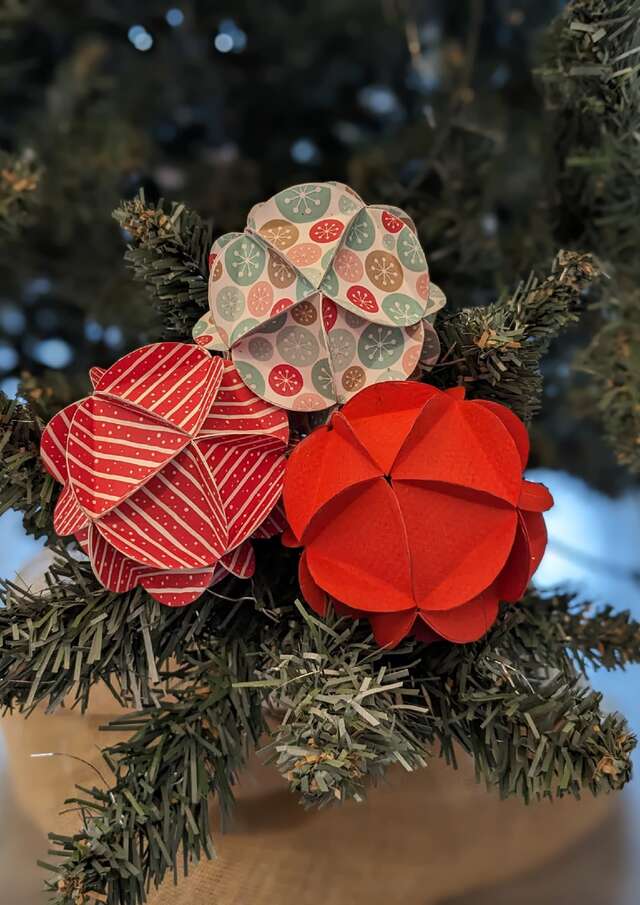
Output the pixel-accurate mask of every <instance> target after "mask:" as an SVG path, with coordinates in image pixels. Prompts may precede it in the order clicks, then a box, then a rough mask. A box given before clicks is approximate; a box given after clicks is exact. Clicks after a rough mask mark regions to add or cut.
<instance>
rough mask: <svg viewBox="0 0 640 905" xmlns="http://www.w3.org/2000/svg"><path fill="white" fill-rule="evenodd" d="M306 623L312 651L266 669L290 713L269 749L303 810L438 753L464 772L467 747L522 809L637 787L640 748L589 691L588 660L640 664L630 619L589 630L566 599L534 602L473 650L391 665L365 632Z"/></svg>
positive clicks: (282, 652) (404, 653)
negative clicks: (635, 759) (460, 755)
mask: <svg viewBox="0 0 640 905" xmlns="http://www.w3.org/2000/svg"><path fill="white" fill-rule="evenodd" d="M306 622H307V624H308V628H307V630H306V631H305V632H304V634H303V637H302V639H301V640H302V643H300V640H296V641H291V640H289V642H287V639H284V640H282V639H281V640H280V641H279V645H278V647H277V648H272V650H271V653H270V656H269V657H268V659H267V668H266V672H267V675H269V676H270V677H271V680H272V681H271V684H272V686H273V690H272V693H271V698H270V700H271V703H272V704H273V705H275V707H276V708H277V709H278V710H281V711H284V718H283V719H282V722H281V724H280V726H279V727H278V728H277V729H276V730H275V732H274V736H273V739H272V741H271V742H270V744H269V746H268V749H267V750H268V751H269V752H270V754H271V758H272V759H273V760H275V762H276V764H277V766H278V768H279V769H280V770H281V772H282V773H283V774H284V775H285V776H286V777H287V779H288V780H289V781H290V783H291V785H292V788H293V789H295V790H296V791H297V792H299V793H300V795H301V797H302V799H303V801H304V802H305V803H306V804H318V803H319V804H326V803H328V802H330V801H331V800H332V799H334V798H337V799H340V800H342V799H345V798H356V799H359V798H361V797H363V796H364V794H365V792H366V787H367V785H368V784H369V782H370V781H371V780H372V779H373V780H375V779H376V778H378V777H379V776H380V775H382V773H383V772H384V770H385V768H386V767H387V766H388V765H389V764H391V763H400V764H402V766H403V767H405V769H407V770H412V769H415V768H416V767H418V766H423V765H424V763H425V760H426V759H427V758H428V756H429V754H430V752H431V749H432V748H433V747H434V746H435V744H436V743H438V744H439V746H440V750H441V753H442V754H443V756H444V757H446V759H447V760H448V761H449V762H450V763H452V764H454V765H455V762H456V749H458V748H461V749H462V750H464V751H466V752H468V753H469V754H471V755H472V756H473V758H474V761H475V765H476V773H477V775H478V778H479V779H482V780H484V781H485V782H486V784H487V786H488V787H490V788H497V789H498V790H499V791H500V793H501V794H502V795H503V796H505V797H507V796H511V795H518V796H521V797H522V798H523V799H524V800H525V801H529V800H532V799H536V798H545V797H546V798H556V797H561V796H563V795H566V794H572V795H576V796H579V795H580V793H581V792H583V791H587V790H588V791H591V792H592V793H593V794H594V795H596V794H599V793H600V792H603V791H609V790H612V789H618V788H621V787H622V786H623V785H624V784H625V783H626V782H627V781H628V779H629V776H630V771H631V763H630V754H631V751H632V749H633V747H634V745H635V739H634V738H633V736H632V735H631V733H630V731H629V729H628V727H627V725H626V723H625V721H624V720H623V719H622V718H621V717H619V716H617V715H604V714H603V713H602V711H601V709H600V705H601V695H599V694H597V693H596V692H592V691H590V690H589V689H587V688H585V687H583V686H581V684H580V675H581V672H582V667H583V666H584V664H585V663H586V662H587V661H597V662H598V663H599V664H600V665H603V666H607V667H613V666H617V665H620V664H621V663H622V662H623V661H624V662H632V661H633V662H640V625H639V624H638V623H637V622H633V621H632V620H630V619H629V616H628V614H622V615H620V616H616V615H615V614H613V612H612V611H611V610H603V611H601V612H599V613H597V614H595V615H594V616H593V617H592V618H591V619H587V618H586V614H585V610H584V608H580V607H577V608H576V607H575V606H574V605H573V603H572V600H571V598H570V597H569V596H564V597H556V598H551V599H548V600H545V599H542V598H540V597H538V596H537V595H535V594H530V595H529V596H528V598H527V599H526V601H525V602H523V603H522V604H521V605H519V606H518V607H515V608H507V609H505V610H504V611H503V613H502V616H501V619H500V621H499V622H498V624H497V625H496V626H495V627H494V628H493V629H492V631H491V632H489V634H488V635H487V636H486V637H485V638H483V639H482V640H480V641H478V642H476V643H475V644H472V645H464V646H460V645H448V644H444V643H438V644H434V645H433V646H430V647H428V648H427V649H426V650H425V649H424V648H423V647H422V646H421V645H419V644H415V643H414V644H407V645H405V646H404V647H403V648H401V649H398V650H396V651H393V652H392V654H385V653H384V652H382V651H380V650H379V649H378V648H377V647H376V646H375V643H373V642H372V640H371V638H370V637H368V636H367V634H366V631H365V629H364V628H363V627H362V626H360V625H357V624H354V623H346V624H345V621H344V620H342V621H337V622H336V621H333V620H329V624H328V625H322V624H320V623H318V622H317V620H315V619H312V618H311V617H309V616H307V617H306ZM600 638H602V642H601V643H602V647H600V646H599V645H600V641H599V639H600ZM576 667H578V668H576Z"/></svg>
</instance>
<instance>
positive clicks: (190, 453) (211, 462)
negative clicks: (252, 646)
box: [42, 343, 288, 606]
mask: <svg viewBox="0 0 640 905" xmlns="http://www.w3.org/2000/svg"><path fill="white" fill-rule="evenodd" d="M91 379H92V382H93V383H94V384H95V386H96V388H97V389H96V391H95V393H94V395H93V396H90V397H87V398H86V399H84V400H82V401H81V402H79V403H75V404H74V405H73V406H69V407H68V408H67V409H65V410H64V411H62V412H60V413H59V414H58V415H56V416H55V417H54V418H53V419H52V421H51V422H50V424H49V425H48V426H47V428H46V429H45V431H44V432H43V438H42V458H43V463H44V465H45V467H46V468H47V469H48V470H49V471H50V473H51V474H52V475H53V476H54V477H55V478H57V479H58V480H59V481H60V482H61V483H63V484H64V488H63V491H62V493H61V495H60V498H59V501H58V504H57V507H56V512H55V515H54V527H55V528H56V530H57V531H58V532H59V533H60V534H70V533H73V534H75V536H76V538H77V540H78V543H79V544H80V546H81V547H82V549H83V550H84V551H85V552H86V553H87V555H88V556H89V557H90V559H91V561H92V563H93V568H94V571H95V573H96V575H97V577H98V579H99V580H100V581H101V582H102V583H103V584H104V585H105V587H107V588H109V589H110V590H113V591H116V592H118V593H121V592H123V591H125V590H131V588H133V587H135V586H136V585H141V586H142V587H144V588H146V589H147V590H148V592H149V593H150V594H151V595H152V596H154V597H155V598H156V599H157V600H159V601H160V602H161V603H165V604H167V605H169V606H183V605H185V604H187V603H190V602H192V601H193V600H195V599H196V598H197V597H198V596H200V595H201V594H202V592H203V591H204V590H205V589H206V588H207V587H209V586H210V585H211V584H212V582H213V581H217V580H219V579H220V578H221V577H224V575H228V574H230V573H231V574H234V575H236V576H238V577H242V578H247V577H250V575H251V574H252V573H253V570H254V568H255V559H254V554H253V549H252V547H251V544H250V543H249V542H248V540H247V538H248V537H249V536H251V535H252V534H254V533H255V532H256V531H257V530H258V529H260V527H261V525H262V523H263V522H264V521H265V519H267V517H268V516H269V515H270V513H271V511H272V509H273V508H274V506H276V504H277V502H278V498H279V496H280V494H281V489H282V480H283V473H284V453H285V450H286V446H287V442H288V424H287V419H286V415H285V414H284V413H283V412H281V411H280V410H278V409H276V408H275V407H274V406H271V405H269V404H267V403H265V402H264V401H263V400H261V399H259V398H258V397H257V396H255V394H253V393H252V392H251V390H249V389H248V387H247V386H246V385H245V384H244V383H243V382H242V381H241V380H240V378H239V375H238V373H237V371H236V370H235V368H234V367H233V365H232V364H231V363H230V362H225V361H223V360H222V359H220V358H215V359H213V358H211V356H210V355H209V353H208V352H206V351H205V350H203V349H198V348H195V347H193V346H187V345H185V344H181V343H157V344H155V345H152V346H146V347H144V348H142V349H138V350H136V351H135V352H132V353H130V354H129V355H125V356H124V357H123V358H122V359H120V360H119V361H118V362H116V364H115V365H113V366H112V367H111V368H109V369H108V370H106V371H105V370H103V369H100V368H94V369H92V372H91ZM218 398H219V399H220V403H219V404H218V403H217V399H218ZM207 455H208V457H209V458H207ZM283 525H284V517H283V516H282V514H280V516H279V519H278V518H274V519H273V520H272V521H271V522H270V523H269V524H268V525H265V527H264V529H263V536H272V534H273V533H276V532H277V531H279V530H282V527H283Z"/></svg>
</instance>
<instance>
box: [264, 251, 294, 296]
mask: <svg viewBox="0 0 640 905" xmlns="http://www.w3.org/2000/svg"><path fill="white" fill-rule="evenodd" d="M268 272H269V279H270V280H271V282H272V283H273V285H274V286H275V287H276V289H286V288H287V286H291V284H292V283H293V282H294V281H295V278H296V272H295V270H294V269H293V267H290V266H289V265H288V264H287V262H286V261H283V259H282V258H281V257H280V255H277V254H274V253H273V252H269V265H268Z"/></svg>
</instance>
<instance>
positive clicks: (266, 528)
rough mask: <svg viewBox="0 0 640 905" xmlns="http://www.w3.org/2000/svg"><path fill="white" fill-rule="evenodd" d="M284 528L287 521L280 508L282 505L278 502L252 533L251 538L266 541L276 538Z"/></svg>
mask: <svg viewBox="0 0 640 905" xmlns="http://www.w3.org/2000/svg"><path fill="white" fill-rule="evenodd" d="M286 527H287V519H286V516H285V514H284V510H283V508H282V503H281V502H279V503H278V504H277V505H276V506H275V508H274V509H273V510H272V511H271V512H270V513H269V515H268V516H267V517H266V519H265V520H264V521H263V522H262V524H261V525H258V527H257V528H256V530H255V531H254V532H253V535H252V537H254V538H255V539H256V540H268V539H269V538H270V537H277V535H278V534H282V532H283V531H284V530H285V529H286Z"/></svg>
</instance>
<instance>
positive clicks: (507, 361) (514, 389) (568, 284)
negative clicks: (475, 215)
mask: <svg viewBox="0 0 640 905" xmlns="http://www.w3.org/2000/svg"><path fill="white" fill-rule="evenodd" d="M600 275H601V272H600V269H599V267H598V265H597V264H596V262H595V261H594V259H593V258H592V256H591V255H587V254H578V253H576V252H566V251H563V252H560V253H559V254H558V256H557V257H556V259H555V261H554V262H553V265H552V267H551V271H550V273H549V274H548V275H547V276H546V277H544V278H542V279H540V278H538V277H536V276H535V275H534V274H532V275H531V276H530V277H529V279H528V280H526V281H525V282H523V283H521V284H520V285H519V286H518V288H517V289H516V291H515V292H514V293H513V295H511V296H510V297H508V298H505V299H502V300H500V301H498V302H495V303H494V304H492V305H487V306H484V307H478V308H463V309H462V310H460V311H457V312H455V313H453V314H450V315H446V314H443V315H442V316H441V317H440V319H439V321H438V323H437V327H438V333H439V336H440V341H441V343H442V350H443V351H442V356H441V360H440V363H439V364H438V365H436V366H435V367H434V368H433V370H432V371H430V373H429V375H428V376H427V379H428V380H429V381H432V382H435V383H438V384H439V385H440V386H444V387H446V386H455V385H456V384H462V385H463V386H465V387H467V390H468V394H469V396H470V397H474V396H479V397H481V398H483V399H493V400H495V401H496V402H501V403H503V404H504V405H507V406H508V407H509V408H511V409H512V410H513V411H514V412H516V414H518V415H519V416H520V417H521V418H522V419H523V420H525V421H530V420H531V418H532V417H533V415H535V413H536V412H537V411H538V409H539V408H540V397H541V394H542V375H541V373H540V360H541V358H542V356H543V355H544V354H545V352H546V351H547V350H548V348H549V344H550V343H551V341H552V340H553V339H554V338H555V337H556V336H557V335H558V334H559V333H560V332H561V331H562V330H563V329H565V327H567V326H568V325H569V324H570V323H572V322H573V321H576V320H577V319H578V314H577V312H578V308H579V304H580V302H581V299H582V296H583V294H584V292H585V291H586V290H587V288H588V287H589V286H590V285H591V284H592V283H593V282H594V281H595V280H596V279H598V277H600Z"/></svg>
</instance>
